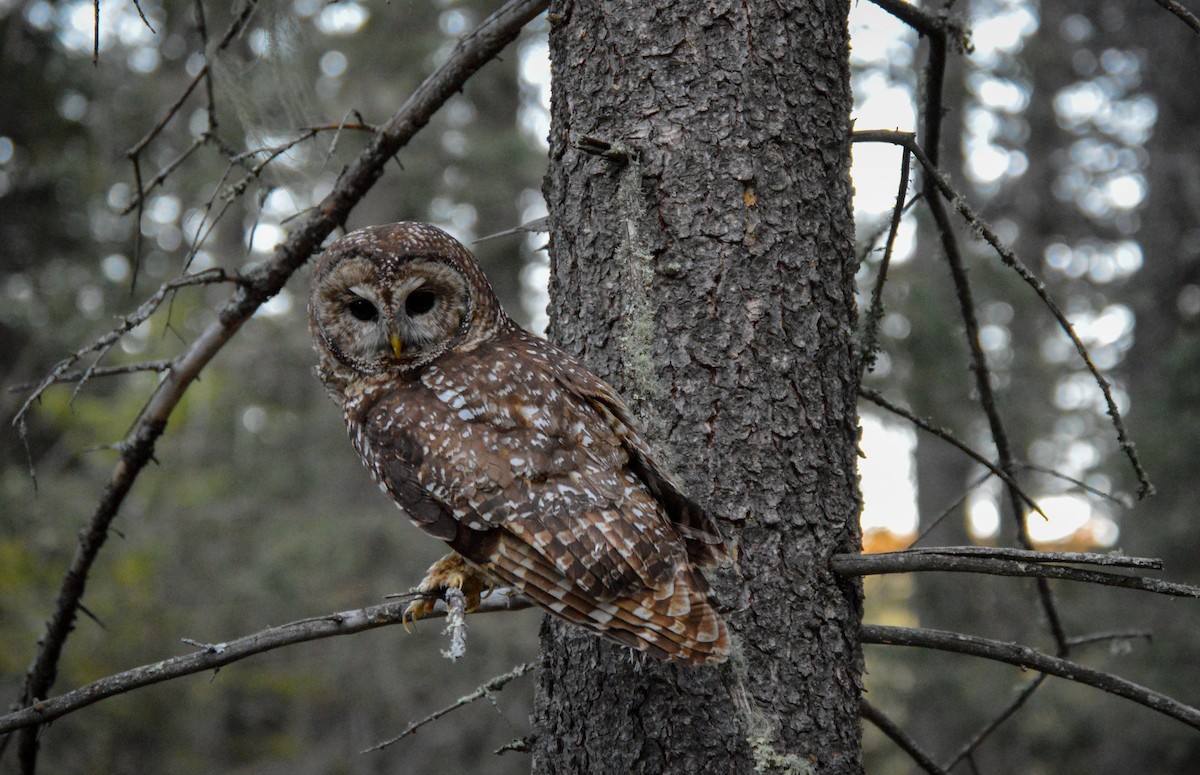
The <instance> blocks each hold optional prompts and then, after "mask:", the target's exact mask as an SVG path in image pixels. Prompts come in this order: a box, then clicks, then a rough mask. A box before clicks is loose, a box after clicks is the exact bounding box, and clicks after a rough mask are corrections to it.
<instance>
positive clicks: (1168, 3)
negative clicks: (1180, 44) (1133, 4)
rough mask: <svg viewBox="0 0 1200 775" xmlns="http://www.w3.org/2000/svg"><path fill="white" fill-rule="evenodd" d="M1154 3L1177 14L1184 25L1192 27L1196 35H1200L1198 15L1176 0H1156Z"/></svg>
mask: <svg viewBox="0 0 1200 775" xmlns="http://www.w3.org/2000/svg"><path fill="white" fill-rule="evenodd" d="M1154 2H1156V3H1158V4H1159V5H1161V6H1162V7H1163V8H1166V9H1167V10H1168V11H1170V12H1171V13H1173V14H1175V15H1176V16H1178V17H1179V18H1180V20H1182V21H1183V23H1184V24H1186V25H1187V26H1189V27H1191V28H1192V30H1193V31H1194V32H1196V33H1200V19H1198V18H1196V14H1194V13H1192V12H1191V11H1189V10H1188V9H1186V8H1184V7H1183V6H1182V5H1180V4H1179V3H1177V2H1175V0H1154Z"/></svg>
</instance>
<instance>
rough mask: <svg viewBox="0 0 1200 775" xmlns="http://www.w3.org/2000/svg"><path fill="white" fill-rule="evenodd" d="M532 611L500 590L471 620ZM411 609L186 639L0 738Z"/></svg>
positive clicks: (21, 718)
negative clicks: (188, 649)
mask: <svg viewBox="0 0 1200 775" xmlns="http://www.w3.org/2000/svg"><path fill="white" fill-rule="evenodd" d="M530 605H531V603H529V601H528V600H526V599H525V598H524V597H522V596H520V595H519V594H517V593H515V592H513V591H512V590H508V589H498V590H495V591H493V592H492V593H491V594H490V595H488V596H487V597H485V598H484V599H483V601H482V602H481V603H480V604H479V607H478V608H476V609H475V610H474V611H472V614H482V613H494V612H496V611H517V610H521V609H523V608H528V607H530ZM407 606H408V602H407V600H404V601H400V602H394V603H383V604H381V605H376V606H370V607H368V608H360V609H355V610H352V611H341V612H339V613H333V614H326V615H325V616H314V617H311V618H308V619H301V620H299V621H295V622H291V623H290V624H284V625H280V626H278V627H271V628H268V629H266V630H262V631H260V632H256V633H253V634H251V635H243V636H242V637H240V638H235V639H234V640H231V641H226V642H223V643H214V644H203V643H197V642H196V641H193V640H190V639H185V640H184V642H185V643H188V644H191V645H193V646H197V647H198V648H199V651H195V652H192V653H190V654H185V655H183V656H178V657H172V658H170V659H164V660H163V661H161V662H155V663H154V664H152V665H144V666H142V667H136V668H133V669H132V670H126V671H124V672H122V673H117V674H115V675H110V676H108V677H106V678H101V679H100V680H99V681H94V682H92V683H90V684H87V685H86V686H81V687H79V688H78V689H75V690H73V691H70V692H67V693H66V694H60V695H59V696H57V697H51V698H50V699H48V700H38V701H37V702H34V703H32V704H31V705H30V706H29V707H24V708H21V709H20V710H16V711H13V712H12V713H8V714H7V715H4V716H0V733H4V732H11V731H12V730H14V729H21V728H22V727H29V726H31V725H37V724H44V723H46V722H49V721H53V720H54V719H57V718H61V717H62V716H65V715H67V714H69V713H73V712H75V711H77V710H79V709H80V708H86V707H87V706H88V705H92V704H93V703H97V702H100V701H101V700H105V699H108V698H109V697H114V696H116V695H118V694H124V693H125V692H129V691H132V690H134V689H140V688H141V687H143V686H150V685H152V684H157V683H162V682H164V681H170V680H173V679H176V678H181V677H183V676H185V675H192V674H194V673H203V672H206V671H208V670H216V669H217V668H220V667H224V666H225V665H229V664H233V663H234V662H239V661H241V660H243V659H245V658H246V657H251V656H254V655H255V654H261V653H263V652H266V651H273V650H274V649H278V648H283V647H284V646H291V645H293V644H296V643H305V642H308V641H313V640H320V639H322V638H331V637H334V636H336V635H352V634H354V633H357V632H365V631H366V630H373V629H376V628H379V627H390V626H392V625H394V624H403V619H404V609H405V608H407ZM445 615H446V606H445V604H444V603H442V602H441V601H438V603H437V607H436V608H434V610H433V611H432V612H430V613H429V614H427V615H426V616H424V617H423V618H425V619H437V618H441V617H444V616H445Z"/></svg>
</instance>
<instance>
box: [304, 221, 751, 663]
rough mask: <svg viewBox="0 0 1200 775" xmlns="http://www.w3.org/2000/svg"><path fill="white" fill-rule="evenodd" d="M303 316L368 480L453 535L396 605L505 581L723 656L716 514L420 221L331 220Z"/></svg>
mask: <svg viewBox="0 0 1200 775" xmlns="http://www.w3.org/2000/svg"><path fill="white" fill-rule="evenodd" d="M308 314H309V330H310V332H311V334H312V337H313V343H314V346H315V348H316V351H317V355H318V359H319V365H318V367H317V371H318V374H319V376H320V378H321V381H322V382H323V383H324V385H325V388H326V389H327V390H328V392H329V394H330V396H331V397H332V398H333V400H334V402H335V403H336V404H337V405H338V406H340V407H341V409H342V413H343V416H344V417H345V420H346V426H347V429H348V431H349V434H350V439H351V442H352V443H353V445H354V448H355V450H356V451H357V452H358V454H359V456H360V457H361V458H362V461H363V463H364V464H365V465H366V467H367V469H368V470H369V471H370V473H371V477H372V478H373V479H374V480H375V482H376V483H377V484H378V485H379V487H380V489H381V490H383V491H384V492H385V493H386V494H387V495H388V496H389V497H391V499H392V500H393V501H395V503H396V505H398V506H399V507H400V508H401V509H402V510H403V511H404V512H405V513H406V514H407V515H408V517H409V518H410V519H411V520H412V521H413V522H414V523H415V524H416V525H417V527H419V528H421V529H422V530H424V531H425V532H427V533H429V534H431V535H433V536H435V537H437V538H440V539H442V540H443V541H445V542H446V543H447V544H449V545H450V548H451V549H452V550H453V551H452V552H451V553H450V554H449V555H447V556H446V557H444V558H443V559H441V560H439V561H438V562H436V563H434V565H433V566H432V567H431V568H430V569H429V573H428V575H427V576H426V577H425V579H424V580H423V581H422V582H421V584H420V586H419V587H418V590H420V591H421V592H423V593H425V594H424V595H423V596H422V597H420V598H418V599H417V600H416V601H414V602H413V603H412V604H411V605H410V606H409V610H408V615H409V616H410V617H411V618H413V619H416V618H418V617H420V616H422V615H424V614H427V613H429V611H431V610H432V607H433V603H434V598H435V597H436V596H437V595H438V593H440V592H444V591H445V590H446V589H448V588H451V587H455V588H459V589H461V590H463V592H464V593H465V594H466V597H467V600H468V606H469V607H470V606H474V605H478V602H479V599H480V595H481V594H482V593H483V592H485V591H486V590H489V589H493V588H497V587H501V586H508V587H515V588H516V589H518V590H520V591H521V592H522V593H524V595H525V596H526V597H527V598H528V599H529V600H531V601H533V602H534V603H535V604H537V605H538V606H540V607H541V608H543V609H545V610H546V611H548V612H549V613H551V614H553V615H554V616H557V617H559V618H561V619H564V620H566V621H568V622H571V623H573V624H576V625H580V626H582V627H584V628H587V629H588V630H591V631H592V632H594V633H597V634H599V635H601V636H603V637H605V638H609V639H611V640H613V641H616V642H617V643H621V644H624V645H626V646H629V647H632V648H634V649H638V650H641V651H644V652H646V653H648V654H651V655H653V656H655V657H658V658H660V659H668V658H673V659H677V660H680V661H684V662H692V663H717V662H721V661H723V660H724V659H725V658H726V657H727V655H728V652H729V634H728V630H727V627H726V624H725V622H724V621H723V620H722V618H721V616H720V614H719V613H718V612H717V610H716V609H715V607H714V601H713V599H712V595H711V593H710V590H709V586H708V583H707V582H706V581H705V579H704V576H703V575H702V574H701V572H700V570H699V569H700V567H702V566H710V565H714V564H718V563H720V562H721V561H723V560H724V558H725V548H724V544H723V543H722V540H721V536H720V532H719V530H718V528H717V526H716V524H715V523H714V521H713V520H712V519H711V517H709V516H708V515H707V514H706V513H705V512H704V511H703V510H702V509H701V508H700V507H699V506H698V505H697V504H696V503H695V502H694V501H693V500H691V499H690V498H688V497H687V496H686V495H685V494H684V493H683V492H682V491H681V490H680V488H679V486H678V485H677V484H676V483H675V481H674V480H673V479H672V478H671V477H670V476H669V475H668V474H667V472H666V471H665V470H663V468H662V466H660V465H659V464H658V463H657V462H656V461H655V458H654V455H653V454H652V453H651V451H650V448H649V447H648V446H647V444H646V442H645V441H643V440H642V438H641V437H640V436H639V435H638V431H637V428H636V424H635V423H634V421H633V417H632V414H631V412H630V410H629V408H628V407H627V406H626V405H625V402H624V401H622V400H621V398H620V396H618V395H617V393H616V391H614V390H613V388H611V387H610V386H609V385H608V384H606V383H605V382H603V381H602V380H600V379H599V378H598V377H596V376H595V375H593V374H592V373H591V372H589V371H588V370H587V368H585V367H584V366H583V364H582V363H580V362H579V361H578V360H576V359H575V358H573V357H571V356H570V355H568V354H567V353H565V352H563V351H561V350H559V349H557V348H556V347H554V346H553V345H551V344H549V343H548V342H546V341H545V340H543V339H541V338H539V337H536V336H534V335H533V334H530V333H528V332H527V331H525V330H523V329H522V328H521V327H520V326H518V325H517V324H516V323H515V322H513V320H512V319H511V318H509V317H508V315H506V314H505V313H504V311H503V310H502V309H501V308H500V304H499V303H498V301H497V300H496V296H495V294H494V293H493V292H492V288H491V286H490V285H489V284H488V281H487V278H486V277H485V276H484V274H483V272H482V270H481V269H480V268H479V265H478V263H477V262H476V261H475V257H474V256H472V255H471V253H470V252H468V251H467V250H466V249H465V248H464V247H463V246H462V245H461V244H459V243H458V242H457V241H455V240H454V239H453V238H452V237H450V236H449V235H448V234H446V233H445V232H443V231H441V230H440V229H438V228H436V227H434V226H430V225H428V224H423V223H397V224H391V225H387V226H375V227H371V228H366V229H361V230H359V231H355V232H353V233H351V234H348V235H346V236H345V237H342V238H341V239H339V240H337V241H335V242H334V243H332V244H331V245H330V246H329V247H328V249H327V250H326V251H325V252H324V254H323V255H322V256H321V259H320V261H319V262H318V263H317V265H316V268H315V269H314V270H313V275H312V288H311V294H310V298H309V306H308Z"/></svg>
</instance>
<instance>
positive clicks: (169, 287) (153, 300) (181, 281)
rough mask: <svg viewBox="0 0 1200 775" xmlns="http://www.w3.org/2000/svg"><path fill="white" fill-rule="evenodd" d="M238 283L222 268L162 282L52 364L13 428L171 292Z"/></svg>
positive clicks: (19, 414)
mask: <svg viewBox="0 0 1200 775" xmlns="http://www.w3.org/2000/svg"><path fill="white" fill-rule="evenodd" d="M239 282H241V280H240V278H239V277H237V276H234V275H230V274H228V273H226V272H225V270H223V269H220V268H213V269H206V270H204V271H203V272H196V273H195V274H188V275H183V276H182V277H177V278H175V279H174V280H170V281H169V282H165V283H163V284H162V285H160V286H159V288H158V290H157V291H155V292H154V293H153V294H151V295H150V297H149V298H147V299H146V300H145V301H144V302H142V303H141V305H140V306H139V307H138V308H137V309H136V310H134V311H133V314H131V315H129V316H127V317H123V318H120V323H119V324H118V325H117V326H116V327H115V328H113V329H112V330H111V331H109V332H108V333H107V334H105V335H104V336H102V337H100V338H99V339H97V340H96V341H94V342H92V343H91V344H90V345H88V346H87V347H84V348H83V349H82V350H78V351H76V352H74V353H72V354H71V355H69V356H68V357H66V358H64V359H63V360H61V361H59V362H58V363H57V364H55V366H54V368H53V369H51V370H50V373H49V374H48V375H46V377H44V378H43V379H42V380H41V381H40V382H38V383H37V384H36V386H35V387H34V389H33V391H32V392H31V393H30V394H29V396H28V397H27V398H26V399H25V402H24V403H23V404H21V408H20V409H18V410H17V414H16V416H15V417H14V418H13V425H16V426H18V428H19V427H20V424H21V423H22V422H24V419H25V414H26V413H27V412H28V411H29V409H30V408H31V407H32V406H33V404H34V403H35V402H36V401H37V400H38V399H39V398H41V397H42V393H44V392H45V391H46V388H48V387H50V386H51V385H53V384H55V383H58V382H63V381H66V380H64V379H63V377H64V375H66V374H68V373H69V372H68V370H69V369H70V368H71V367H72V366H74V365H75V364H76V363H78V362H79V361H80V360H81V359H83V358H84V357H85V356H87V355H89V354H90V353H94V352H104V351H106V350H108V349H109V348H111V347H112V346H113V344H115V343H116V342H117V341H119V340H120V339H121V337H123V336H125V335H126V334H128V333H129V332H130V331H132V330H133V329H135V328H137V327H138V326H140V325H141V324H142V323H145V322H146V321H147V320H149V319H150V317H151V316H152V315H153V314H154V313H155V312H156V311H157V310H158V308H159V307H161V306H162V303H163V302H164V301H165V300H166V299H167V297H168V296H169V295H170V294H171V293H173V292H174V291H177V290H179V289H180V288H185V287H188V286H192V285H212V284H214V283H239ZM85 374H86V372H85Z"/></svg>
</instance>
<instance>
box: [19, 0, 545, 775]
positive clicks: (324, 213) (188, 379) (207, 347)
mask: <svg viewBox="0 0 1200 775" xmlns="http://www.w3.org/2000/svg"><path fill="white" fill-rule="evenodd" d="M546 4H547V0H509V2H507V3H505V4H504V5H503V6H502V7H501V8H499V9H498V10H497V11H496V12H495V13H493V14H492V15H491V16H489V17H488V18H487V19H485V20H484V21H483V23H482V24H480V26H479V27H478V28H477V29H476V30H475V31H474V32H472V33H470V34H469V35H467V36H465V37H464V38H463V39H462V40H460V41H459V43H458V44H457V45H456V46H455V48H454V50H453V51H452V52H451V54H450V56H449V58H448V59H447V60H446V62H445V63H444V64H443V65H442V66H441V67H439V68H438V69H437V70H436V71H435V72H434V73H433V74H432V75H430V76H429V77H428V78H427V79H426V80H425V81H424V82H423V83H422V84H421V85H420V86H419V87H417V90H416V91H415V92H414V93H413V95H412V96H411V97H409V99H408V100H407V101H406V102H405V103H404V105H403V106H402V107H401V108H400V110H399V111H398V112H397V113H396V114H395V115H394V116H393V117H392V118H391V119H390V120H389V121H388V122H387V123H386V124H385V125H384V126H382V127H381V128H380V130H379V131H378V132H377V133H376V134H375V135H374V136H373V137H372V138H371V140H370V142H369V143H368V144H367V145H366V147H364V148H363V150H362V151H361V152H360V154H359V155H358V157H357V158H356V159H355V160H354V161H353V162H352V163H351V164H350V165H349V166H347V167H346V168H345V169H344V170H343V171H342V173H341V175H340V176H339V178H338V180H337V182H336V184H335V185H334V187H333V190H332V191H331V192H330V193H329V194H328V195H327V196H326V197H325V199H324V200H323V201H322V202H321V203H320V204H319V205H318V206H317V207H315V208H314V209H313V210H311V211H309V212H308V213H307V214H306V215H305V217H304V218H303V219H302V220H301V221H299V222H298V223H297V225H296V227H295V228H294V229H292V230H291V231H290V232H289V234H288V237H287V239H286V240H285V241H284V242H282V243H281V244H279V245H278V246H276V248H275V251H274V254H273V255H272V256H271V258H270V259H268V260H267V261H265V262H264V263H262V264H260V265H258V266H257V267H256V268H254V269H253V270H252V271H250V272H248V273H247V274H246V275H245V276H244V278H243V282H242V284H241V285H240V286H239V287H238V288H237V290H236V291H235V292H234V293H233V294H232V295H231V296H230V298H229V299H228V300H227V301H226V302H225V303H224V304H223V305H222V306H221V307H220V308H219V309H218V310H217V315H216V319H215V320H214V321H213V323H211V324H210V325H209V326H208V328H206V329H205V330H204V332H203V333H201V334H200V335H199V337H197V338H196V339H195V340H194V341H193V342H192V344H191V345H190V346H189V347H188V348H187V350H186V351H185V352H184V353H183V354H182V355H180V356H179V357H178V358H177V359H176V360H175V362H174V364H173V365H172V368H171V370H170V371H168V372H167V377H166V378H165V379H164V380H163V381H162V382H161V383H160V384H159V386H158V388H157V390H156V391H155V392H154V394H153V395H152V396H151V397H150V399H149V401H148V402H147V404H146V406H145V407H144V408H143V410H142V413H141V415H140V416H139V418H138V421H137V423H136V424H135V426H134V428H133V430H132V431H131V432H130V434H129V435H128V437H127V438H126V439H125V441H124V443H123V444H122V445H121V460H120V461H119V462H118V463H117V466H116V468H115V469H114V470H113V473H112V477H111V479H110V481H109V483H108V485H107V486H106V487H105V489H104V492H103V493H102V494H101V496H100V500H99V503H98V504H97V507H96V510H95V512H94V513H93V516H92V518H91V520H90V522H89V524H88V525H87V527H85V528H84V529H83V531H82V532H81V534H80V541H79V546H78V547H77V549H76V551H75V555H74V557H73V558H72V560H71V563H70V566H69V569H68V570H67V572H66V574H65V576H64V578H63V582H62V586H61V589H60V591H59V595H58V600H57V602H56V604H55V609H54V612H53V613H52V615H51V617H50V620H49V622H48V623H47V627H46V633H45V634H44V635H43V636H42V638H41V640H40V642H39V646H38V652H37V656H36V658H35V659H34V662H33V664H32V665H31V666H30V668H29V671H28V673H27V675H26V680H25V684H24V687H23V688H22V691H21V698H22V703H21V704H22V705H29V704H31V703H33V702H34V701H36V700H38V699H40V698H42V697H44V696H45V695H46V692H47V691H49V689H50V687H51V686H52V685H53V684H54V681H55V678H56V677H57V670H58V661H59V657H60V656H61V654H62V648H63V644H64V643H65V642H66V639H67V637H68V636H69V634H70V632H71V629H72V628H73V626H74V622H75V617H76V614H77V613H78V610H79V601H80V598H81V597H82V595H83V593H84V588H85V586H86V583H87V577H88V574H89V572H90V571H91V567H92V564H93V562H94V561H95V559H96V556H97V555H98V554H99V552H100V549H101V547H102V546H103V545H104V542H105V541H106V540H107V538H108V534H109V525H110V524H111V523H112V521H113V519H114V518H115V517H116V515H117V512H118V510H119V509H120V507H121V504H122V503H123V502H124V500H125V497H126V495H127V494H128V493H129V490H130V488H131V487H132V486H133V483H134V481H135V480H136V478H137V476H138V474H139V473H140V472H141V470H142V469H143V468H144V467H145V465H146V463H147V462H149V460H150V459H151V456H152V454H153V452H154V445H155V442H156V441H157V440H158V438H159V437H160V436H161V435H162V434H163V432H164V431H165V429H166V425H167V420H168V418H169V417H170V416H171V414H172V412H173V411H174V409H175V407H176V406H177V405H178V404H179V401H180V400H181V398H182V397H183V394H184V391H185V390H187V388H188V386H189V385H190V384H191V383H192V381H193V380H195V379H196V377H197V376H198V375H199V373H200V370H201V369H203V368H204V366H205V365H207V363H208V362H209V361H210V360H212V358H213V357H214V356H215V355H216V354H217V353H218V352H219V351H220V350H221V348H222V347H224V346H225V344H226V343H227V342H228V341H229V340H230V339H231V338H232V337H233V336H234V334H236V333H237V331H238V329H240V328H241V326H242V324H243V323H245V322H246V320H248V319H249V318H250V316H251V315H253V314H254V312H255V310H257V309H258V308H259V306H261V305H262V304H263V303H264V302H265V301H267V300H268V299H270V298H271V297H272V296H274V295H275V294H276V293H278V292H279V290H280V289H281V288H282V287H283V285H284V283H286V282H287V280H288V279H289V278H290V277H291V276H292V274H293V273H294V272H295V271H296V270H297V269H298V268H299V267H300V266H302V265H303V264H304V263H305V262H306V261H307V260H308V258H309V256H311V255H312V254H313V253H314V252H316V251H317V250H318V249H319V248H320V246H321V244H322V242H324V240H325V238H326V237H328V236H329V234H330V233H332V232H333V230H334V229H336V228H338V227H340V226H341V225H342V224H343V223H344V222H345V220H346V218H347V217H348V215H349V213H350V211H351V210H352V209H353V207H354V206H355V205H356V204H358V202H359V200H361V199H362V197H363V196H365V195H366V193H367V192H368V191H369V190H370V189H371V187H372V186H373V185H374V184H375V182H376V181H377V180H378V179H379V178H380V177H381V176H382V175H383V172H384V169H385V166H386V164H387V163H388V161H389V160H390V159H391V158H392V157H393V156H395V154H396V153H397V152H398V151H399V150H400V149H401V148H402V147H404V146H405V145H406V144H407V143H408V142H409V140H410V139H411V138H412V137H413V136H414V135H415V134H416V133H417V132H418V131H419V130H420V129H421V128H422V127H424V126H425V125H426V124H427V123H428V122H429V120H430V118H431V117H432V116H433V114H434V113H435V112H436V111H437V110H438V109H439V108H441V106H442V105H443V104H445V102H446V101H447V100H448V99H450V97H452V96H453V95H454V94H456V93H458V91H459V90H460V89H461V88H462V87H463V85H464V84H465V83H466V81H467V79H468V78H469V77H470V76H471V75H472V74H474V73H475V72H476V71H477V70H479V68H481V67H482V66H483V65H485V64H487V63H488V62H489V61H491V60H492V59H493V58H494V57H495V56H496V55H497V54H499V52H500V51H501V50H502V49H503V48H504V47H505V46H507V45H508V43H510V42H511V41H512V40H513V39H515V38H516V36H517V34H518V33H519V32H520V31H521V29H522V28H523V27H524V26H525V24H526V23H527V22H529V21H530V20H531V19H533V18H534V17H535V16H537V15H538V14H539V13H541V12H542V11H543V10H545V7H546ZM21 734H22V738H21V745H20V748H21V753H20V756H21V762H22V767H23V769H25V770H26V771H27V772H32V771H33V770H34V769H35V762H36V756H37V727H36V726H32V727H29V728H27V729H25V730H23V731H22V733H21Z"/></svg>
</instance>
